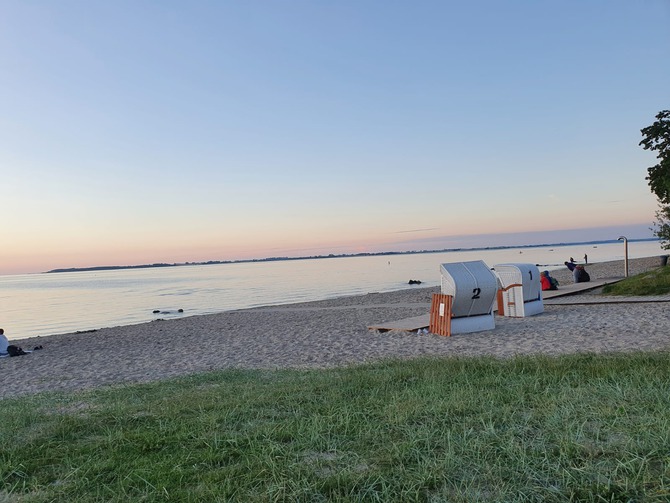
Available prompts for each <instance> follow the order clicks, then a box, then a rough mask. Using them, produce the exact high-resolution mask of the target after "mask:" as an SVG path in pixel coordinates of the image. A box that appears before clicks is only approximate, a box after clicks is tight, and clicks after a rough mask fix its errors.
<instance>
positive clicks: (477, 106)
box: [0, 0, 670, 274]
mask: <svg viewBox="0 0 670 503" xmlns="http://www.w3.org/2000/svg"><path fill="white" fill-rule="evenodd" d="M669 27H670V1H668V0H647V1H619V0H613V1H612V0H607V1H605V0H602V1H588V0H587V1H584V0H582V1H576V0H574V1H572V0H569V1H564V2H549V1H531V0H527V1H519V0H517V1H514V0H512V1H505V2H501V1H497V0H486V1H484V0H481V1H468V2H454V1H447V0H444V1H412V2H398V1H391V2H389V1H383V2H382V1H363V2H360V1H356V2H354V1H338V2H324V1H311V2H308V1H236V2H226V1H218V2H214V1H211V2H204V1H196V2H176V1H161V2H159V1H156V2H143V1H114V2H100V1H48V2H47V1H29V0H26V1H14V0H10V1H5V0H0V68H2V72H1V73H0V75H1V77H0V91H1V92H0V110H1V112H0V138H1V139H0V183H1V184H2V185H1V186H2V188H3V190H2V203H3V211H2V219H1V220H0V229H1V231H2V236H3V245H2V247H1V249H0V274H3V273H12V272H30V271H39V270H46V269H51V268H55V267H70V266H88V265H101V264H137V263H146V262H159V261H160V262H163V261H166V262H183V261H201V260H226V259H238V258H249V257H267V256H279V255H291V256H296V255H306V254H327V253H330V252H334V253H342V252H358V251H381V250H392V249H401V248H406V249H412V248H413V247H414V246H413V243H414V242H415V243H416V245H417V246H419V245H420V244H424V243H434V244H435V245H436V247H437V248H441V247H442V246H440V245H444V247H447V246H449V245H450V244H451V243H454V242H458V243H459V246H461V245H463V244H464V243H465V246H467V242H468V239H464V238H462V236H464V235H465V236H467V235H480V234H487V235H489V234H496V233H513V234H518V235H519V236H520V237H523V240H524V241H528V240H537V242H552V241H553V240H552V239H551V237H552V234H551V231H559V230H560V231H565V230H569V229H595V228H600V227H608V229H607V231H606V232H604V234H603V237H605V236H606V237H609V233H610V232H613V231H616V229H617V228H618V226H621V228H624V226H628V227H625V228H626V229H631V228H632V227H630V226H636V227H635V228H637V229H639V235H638V236H631V237H649V236H650V232H649V231H648V227H649V226H650V225H651V223H652V222H653V219H654V215H653V214H654V210H655V208H656V202H655V199H654V197H653V196H652V195H651V193H650V192H649V189H648V187H647V184H646V182H645V180H644V177H645V174H646V167H648V166H650V165H652V164H655V162H656V161H655V158H654V156H653V154H651V153H649V152H645V151H644V150H642V149H641V147H639V146H638V142H639V141H640V139H641V136H640V129H641V128H643V127H645V126H647V125H649V124H651V122H653V120H654V116H655V115H656V113H657V112H658V111H660V110H662V109H667V108H669V107H670V100H669V98H670V92H669V91H668V90H669V89H670V67H669V65H668V64H667V62H668V61H670V28H669ZM536 231H537V232H539V231H550V233H549V234H542V233H540V234H537V235H536V236H535V238H532V237H529V236H532V235H528V234H526V233H529V232H530V233H533V232H536ZM571 232H572V231H571ZM585 232H586V234H587V235H593V236H595V235H596V234H597V231H583V230H582V231H574V233H573V234H570V233H568V234H567V236H574V239H575V240H580V239H582V237H583V235H584V234H585ZM627 232H630V230H629V231H627ZM614 233H615V234H616V232H614ZM560 235H561V236H563V237H565V235H566V234H565V232H561V234H560ZM446 236H461V237H460V238H455V239H446V238H445V237H446ZM617 236H618V235H617ZM617 236H613V237H614V238H616V237H617ZM598 237H600V236H598ZM502 239H503V238H501V240H502ZM504 239H505V240H508V241H509V239H510V237H509V236H507V237H505V238H504ZM414 240H416V241H414ZM491 241H492V242H491V243H490V244H491V245H495V244H499V243H497V242H494V241H495V238H494V237H492V238H491ZM512 241H513V237H512ZM561 241H565V239H564V238H563V239H561ZM475 242H477V239H476V238H472V243H475ZM476 244H480V243H478V242H477V243H476ZM518 244H529V243H527V242H523V243H518Z"/></svg>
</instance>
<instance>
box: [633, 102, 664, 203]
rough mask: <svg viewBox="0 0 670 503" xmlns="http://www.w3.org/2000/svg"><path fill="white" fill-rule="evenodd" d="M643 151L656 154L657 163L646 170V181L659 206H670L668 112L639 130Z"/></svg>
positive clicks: (659, 115) (660, 113) (662, 112)
mask: <svg viewBox="0 0 670 503" xmlns="http://www.w3.org/2000/svg"><path fill="white" fill-rule="evenodd" d="M641 132H642V136H643V137H644V139H643V140H642V141H641V142H640V145H642V147H643V148H644V149H645V150H652V151H654V152H658V154H657V156H656V157H657V158H658V160H659V163H658V164H656V165H655V166H652V167H650V168H647V173H648V175H647V177H646V180H647V181H648V182H649V187H651V191H652V192H653V193H654V194H655V195H656V197H657V198H658V201H659V203H661V204H670V110H663V111H661V112H659V113H658V115H656V122H654V123H653V124H652V125H651V126H649V127H646V128H644V129H642V130H641Z"/></svg>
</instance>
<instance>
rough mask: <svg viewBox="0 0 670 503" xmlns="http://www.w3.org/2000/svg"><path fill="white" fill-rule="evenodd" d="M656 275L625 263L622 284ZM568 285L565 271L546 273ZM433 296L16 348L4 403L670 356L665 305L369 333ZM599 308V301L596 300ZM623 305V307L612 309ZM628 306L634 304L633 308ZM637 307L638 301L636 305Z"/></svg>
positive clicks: (271, 312)
mask: <svg viewBox="0 0 670 503" xmlns="http://www.w3.org/2000/svg"><path fill="white" fill-rule="evenodd" d="M659 265H660V260H659V258H658V257H650V258H645V259H635V260H631V261H630V263H629V270H630V274H631V275H633V274H637V273H640V272H644V271H646V270H649V269H653V268H656V267H658V266H659ZM587 270H588V272H589V274H590V275H591V277H592V278H610V277H616V276H622V275H623V272H624V266H623V261H618V262H607V263H601V264H591V265H588V266H587ZM552 275H553V276H555V277H556V278H557V279H558V280H559V282H560V283H563V284H567V283H571V282H572V280H571V274H570V272H569V271H568V270H567V269H565V270H560V271H555V272H553V273H552ZM438 291H439V288H421V287H412V288H406V289H404V290H399V291H396V292H389V293H370V294H367V295H362V296H355V297H341V298H337V299H332V300H325V301H318V302H307V303H301V304H292V305H284V306H276V307H265V308H255V309H245V310H239V311H230V312H224V313H220V314H211V315H203V316H193V317H188V318H181V319H176V320H169V321H153V322H149V323H143V324H139V325H131V326H120V327H112V328H105V329H101V330H97V331H95V332H87V333H75V334H63V335H54V336H50V337H41V338H32V339H22V340H20V341H15V342H16V343H18V344H20V345H21V346H22V347H23V348H24V349H32V348H33V347H35V346H37V345H42V346H43V347H44V349H43V350H40V351H35V352H33V353H31V354H30V355H27V356H21V357H14V358H0V376H1V378H0V380H1V385H0V397H2V398H6V397H11V396H18V395H24V394H31V393H37V392H41V391H47V390H84V389H90V388H95V387H100V386H107V385H118V384H124V383H137V382H151V381H157V380H161V379H165V378H169V377H175V376H183V375H188V374H193V373H197V372H205V371H211V370H219V369H227V368H245V369H277V368H329V367H336V366H346V365H352V364H360V363H367V362H375V361H379V360H383V359H398V358H400V359H403V358H414V357H418V356H477V355H492V356H496V357H503V358H506V357H512V356H514V355H529V354H548V355H559V354H568V353H580V352H589V353H605V352H627V351H659V350H668V349H670V316H668V315H667V308H668V303H667V301H670V296H668V297H667V298H663V299H660V301H659V299H658V298H657V299H656V301H655V302H646V301H644V298H635V299H631V302H624V303H621V302H618V303H599V304H595V305H589V304H580V303H579V299H580V298H584V299H585V301H586V300H587V297H590V298H593V295H594V292H590V293H586V294H582V295H578V296H572V297H571V302H572V304H571V305H546V306H545V312H544V313H542V314H540V315H538V316H534V317H530V318H504V317H501V316H496V327H495V329H494V330H490V331H485V332H479V333H473V334H460V335H454V336H452V337H441V336H438V335H433V334H426V335H418V334H415V333H406V332H397V333H395V332H386V333H379V332H375V331H369V330H368V329H367V326H368V325H374V324H378V323H382V322H385V321H390V320H397V319H401V318H408V317H412V316H418V315H422V314H426V313H427V312H428V311H429V308H430V302H431V297H432V294H433V293H436V292H438ZM600 300H607V299H606V298H605V299H600ZM619 300H620V299H619ZM633 300H634V301H635V302H633ZM640 301H641V302H640Z"/></svg>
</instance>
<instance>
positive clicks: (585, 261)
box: [584, 253, 589, 264]
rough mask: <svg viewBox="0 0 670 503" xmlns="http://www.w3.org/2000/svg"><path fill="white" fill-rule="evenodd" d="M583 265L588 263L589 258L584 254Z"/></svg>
mask: <svg viewBox="0 0 670 503" xmlns="http://www.w3.org/2000/svg"><path fill="white" fill-rule="evenodd" d="M584 263H585V264H588V263H589V257H588V256H587V255H586V253H585V254H584Z"/></svg>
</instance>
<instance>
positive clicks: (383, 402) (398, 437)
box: [0, 353, 670, 502]
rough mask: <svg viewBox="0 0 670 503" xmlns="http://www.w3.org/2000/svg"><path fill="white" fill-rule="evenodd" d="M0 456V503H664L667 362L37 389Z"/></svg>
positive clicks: (429, 362)
mask: <svg viewBox="0 0 670 503" xmlns="http://www.w3.org/2000/svg"><path fill="white" fill-rule="evenodd" d="M0 446H1V449H0V502H4V501H8V502H14V501H17V502H18V501H20V502H46V501H64V502H65V501H67V502H85V501H110V502H115V501H118V502H122V501H123V502H129V501H132V502H142V501H178V502H215V501H241V502H266V501H281V502H294V501H295V502H299V501H304V502H314V501H316V502H318V501H352V502H353V501H380V502H394V501H397V502H413V501H421V502H438V501H449V502H476V501H487V502H488V501H504V502H514V501H528V502H531V501H532V502H540V501H543V502H545V501H548V502H552V501H555V502H562V501H593V502H605V501H608V502H613V501H621V502H624V501H626V502H627V501H670V355H669V354H668V353H654V354H632V355H610V356H593V355H581V356H566V357H560V358H549V357H523V358H517V359H512V360H497V359H491V358H467V359H466V358H455V359H421V360H413V361H408V362H388V363H385V364H376V365H370V366H361V367H352V368H345V369H336V370H313V371H287V370H282V371H225V372H217V373H211V374H204V375H198V376H193V377H189V378H182V379H177V380H170V381H165V382H161V383H156V384H150V385H132V386H123V387H115V388H107V389H101V390H96V391H92V392H80V393H67V394H55V393H47V394H42V395H39V396H30V397H24V398H19V399H6V400H2V401H0Z"/></svg>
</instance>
